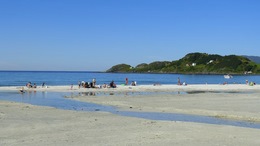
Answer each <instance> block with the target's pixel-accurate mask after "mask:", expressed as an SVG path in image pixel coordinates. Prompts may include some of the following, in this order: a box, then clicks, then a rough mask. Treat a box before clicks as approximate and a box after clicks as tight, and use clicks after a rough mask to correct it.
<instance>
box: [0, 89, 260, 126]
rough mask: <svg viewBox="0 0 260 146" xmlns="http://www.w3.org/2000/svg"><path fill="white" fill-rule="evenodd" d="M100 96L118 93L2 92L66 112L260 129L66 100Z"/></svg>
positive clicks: (1, 97) (4, 96) (9, 97)
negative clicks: (77, 97)
mask: <svg viewBox="0 0 260 146" xmlns="http://www.w3.org/2000/svg"><path fill="white" fill-rule="evenodd" d="M140 93H141V92H138V94H140ZM100 94H105V95H108V96H110V95H113V96H115V94H118V93H114V92H111V93H100V92H96V93H94V92H83V93H82V92H80V93H76V92H75V93H74V92H71V93H58V92H33V91H32V92H25V93H23V94H21V93H18V92H0V100H6V101H14V102H22V103H29V104H32V105H39V106H49V107H54V108H58V109H65V110H76V111H93V112H95V111H103V112H110V113H113V114H117V115H121V116H128V117H137V118H144V119H149V120H166V121H184V122H196V123H206V124H216V125H231V126H238V127H246V128H256V129H260V123H252V122H246V121H234V120H226V119H220V118H216V117H209V116H199V115H188V114H177V113H157V112H135V111H121V110H119V109H117V108H116V107H113V106H104V105H99V104H94V103H88V102H80V101H76V100H73V99H70V98H64V97H73V96H75V95H79V96H83V95H84V96H97V95H100ZM120 94H122V93H120ZM127 94H130V95H131V94H134V95H135V94H136V93H134V92H129V93H127ZM141 94H143V93H141ZM145 94H147V93H145ZM130 109H132V107H130Z"/></svg>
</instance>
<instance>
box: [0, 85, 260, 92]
mask: <svg viewBox="0 0 260 146" xmlns="http://www.w3.org/2000/svg"><path fill="white" fill-rule="evenodd" d="M21 88H24V90H25V91H53V92H74V91H79V92H83V91H89V92H111V91H112V92H147V91H149V92H159V91H161V92H170V91H184V92H185V91H234V92H236V91H237V92H245V91H253V92H260V85H254V86H249V85H245V84H226V85H222V84H189V85H185V86H184V85H173V84H165V85H161V84H160V85H138V86H130V85H127V86H124V85H117V88H78V86H76V85H75V86H73V89H71V85H67V86H65V85H62V86H47V87H44V88H42V87H39V86H38V87H37V88H27V87H26V86H3V87H0V91H19V90H20V89H21Z"/></svg>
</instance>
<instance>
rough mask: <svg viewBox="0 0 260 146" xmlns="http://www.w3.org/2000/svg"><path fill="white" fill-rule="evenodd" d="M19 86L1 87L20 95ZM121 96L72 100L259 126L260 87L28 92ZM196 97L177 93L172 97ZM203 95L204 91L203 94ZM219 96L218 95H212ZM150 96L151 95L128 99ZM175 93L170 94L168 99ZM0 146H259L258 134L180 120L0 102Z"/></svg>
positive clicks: (57, 88)
mask: <svg viewBox="0 0 260 146" xmlns="http://www.w3.org/2000/svg"><path fill="white" fill-rule="evenodd" d="M19 88H20V87H0V92H5V91H8V92H9V91H10V92H18V89H19ZM31 91H36V92H76V93H81V92H96V93H111V92H113V93H120V94H117V95H114V96H110V95H104V94H99V96H84V95H82V94H81V95H79V94H75V95H73V96H71V97H70V98H71V99H72V100H78V101H82V102H91V103H97V104H102V105H110V106H115V107H117V108H119V109H122V110H125V111H137V112H138V111H141V112H158V113H183V114H194V115H204V116H212V117H217V118H222V119H232V120H240V121H250V122H253V123H260V113H259V111H260V106H259V104H258V103H259V100H260V92H259V91H260V86H259V85H255V86H248V85H242V84H228V85H219V84H214V85H210V84H208V85H206V84H204V85H188V86H178V85H158V86H153V85H138V86H121V85H119V86H118V88H105V89H78V88H77V87H76V86H75V88H74V89H73V90H70V86H49V88H40V87H39V88H36V89H33V88H32V89H29V90H27V89H26V92H31ZM191 91H198V92H196V93H191V94H189V93H187V94H186V93H185V94H175V92H177V93H178V92H191ZM201 91H206V92H201ZM216 91H218V92H216ZM132 92H134V93H140V92H151V94H131V93H132ZM173 92H174V94H172V93H173ZM0 121H1V127H2V128H1V132H0V145H29V146H30V145H31V146H33V145H159V144H162V145H173V144H175V145H183V146H191V145H201V146H208V145H213V146H214V145H216V146H217V145H238V146H243V145H259V144H260V141H259V140H258V139H259V136H260V132H259V129H253V128H244V127H236V126H228V125H215V124H204V123H194V122H182V121H159V120H147V119H142V118H134V117H126V116H119V115H114V114H112V113H107V112H101V111H100V112H82V111H71V110H61V109H56V108H52V107H44V106H34V105H30V104H25V103H16V102H9V101H0Z"/></svg>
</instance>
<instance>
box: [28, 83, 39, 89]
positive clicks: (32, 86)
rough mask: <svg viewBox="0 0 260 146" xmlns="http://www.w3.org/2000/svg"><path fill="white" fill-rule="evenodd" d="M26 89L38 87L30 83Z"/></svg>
mask: <svg viewBox="0 0 260 146" xmlns="http://www.w3.org/2000/svg"><path fill="white" fill-rule="evenodd" d="M26 87H27V88H37V85H36V83H34V84H33V85H32V83H31V82H28V83H27V84H26Z"/></svg>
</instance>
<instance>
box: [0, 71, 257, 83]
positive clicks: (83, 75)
mask: <svg viewBox="0 0 260 146" xmlns="http://www.w3.org/2000/svg"><path fill="white" fill-rule="evenodd" d="M178 77H179V78H180V80H181V82H186V83H187V84H222V83H224V82H227V83H229V84H245V81H246V80H248V81H249V82H251V81H252V82H255V83H256V84H260V75H233V78H231V79H225V78H224V77H223V75H183V74H138V73H103V72H76V71H0V86H24V85H25V84H26V83H28V82H32V83H36V84H37V85H38V86H39V85H41V84H42V83H43V82H45V83H46V85H71V84H75V85H76V84H78V81H85V82H91V81H92V79H93V78H95V79H96V81H97V84H104V83H107V84H108V83H110V82H111V81H112V80H113V81H114V82H115V83H116V84H118V85H120V84H124V83H125V78H128V81H129V84H130V83H131V82H132V81H136V82H137V84H138V85H149V84H155V83H159V84H177V81H178V80H177V79H178Z"/></svg>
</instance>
